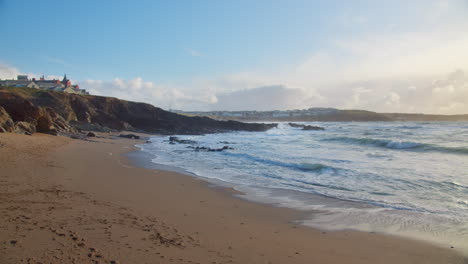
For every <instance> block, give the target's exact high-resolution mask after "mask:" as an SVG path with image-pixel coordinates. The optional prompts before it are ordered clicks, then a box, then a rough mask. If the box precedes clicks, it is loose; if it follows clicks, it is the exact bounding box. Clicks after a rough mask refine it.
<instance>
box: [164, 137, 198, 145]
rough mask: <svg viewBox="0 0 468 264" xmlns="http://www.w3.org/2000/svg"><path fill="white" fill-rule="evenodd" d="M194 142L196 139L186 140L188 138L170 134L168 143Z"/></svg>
mask: <svg viewBox="0 0 468 264" xmlns="http://www.w3.org/2000/svg"><path fill="white" fill-rule="evenodd" d="M175 143H179V144H196V143H197V142H196V141H193V140H188V139H179V138H178V137H174V136H170V137H169V144H175Z"/></svg>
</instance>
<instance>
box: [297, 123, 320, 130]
mask: <svg viewBox="0 0 468 264" xmlns="http://www.w3.org/2000/svg"><path fill="white" fill-rule="evenodd" d="M288 125H289V126H290V127H297V128H302V130H325V128H323V127H319V126H311V125H303V124H296V123H288Z"/></svg>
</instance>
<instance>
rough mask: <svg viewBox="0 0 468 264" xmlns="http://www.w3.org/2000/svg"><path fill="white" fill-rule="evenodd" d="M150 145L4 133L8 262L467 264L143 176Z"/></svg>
mask: <svg viewBox="0 0 468 264" xmlns="http://www.w3.org/2000/svg"><path fill="white" fill-rule="evenodd" d="M143 142H144V141H142V140H131V139H120V138H119V139H116V138H112V137H110V136H109V135H108V134H106V135H105V136H102V137H97V138H90V139H89V140H87V141H85V140H77V139H70V138H66V137H56V136H48V135H43V134H35V135H33V136H26V135H18V134H11V133H3V134H0V200H1V203H0V263H2V264H3V263H4V264H10V263H11V264H12V263H467V262H468V259H467V258H466V257H464V256H462V255H461V254H459V253H457V251H456V249H451V248H450V246H447V247H446V248H442V247H438V246H434V245H432V244H428V243H424V242H419V241H413V240H409V239H404V238H400V237H394V236H389V235H382V234H376V233H366V232H356V231H338V232H324V231H321V230H316V229H312V228H308V227H303V226H300V225H297V224H295V220H299V219H301V215H302V213H301V212H298V211H294V210H290V209H285V208H275V207H271V206H268V205H262V204H257V203H252V202H248V201H245V200H242V199H240V198H236V197H234V196H232V192H234V190H230V189H225V188H220V187H213V186H210V184H208V183H206V182H204V181H202V180H199V179H196V178H193V177H190V176H186V175H182V174H178V173H174V172H166V171H157V170H150V169H145V168H138V167H135V166H134V165H133V164H132V163H131V162H130V161H129V160H128V159H127V158H126V157H125V156H123V155H122V154H124V153H126V152H129V151H132V150H134V145H135V144H141V143H143Z"/></svg>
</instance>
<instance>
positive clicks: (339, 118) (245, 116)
mask: <svg viewBox="0 0 468 264" xmlns="http://www.w3.org/2000/svg"><path fill="white" fill-rule="evenodd" d="M172 112H174V113H178V114H182V115H189V116H206V117H210V118H213V119H217V120H236V121H251V122H252V121H262V122H290V121H295V122H313V121H317V122H348V121H349V122H353V121H354V122H367V121H385V122H391V121H422V122H429V121H468V114H459V115H435V114H423V113H377V112H372V111H367V110H340V109H336V108H323V107H315V108H309V109H302V110H273V111H206V112H204V111H181V110H173V111H172Z"/></svg>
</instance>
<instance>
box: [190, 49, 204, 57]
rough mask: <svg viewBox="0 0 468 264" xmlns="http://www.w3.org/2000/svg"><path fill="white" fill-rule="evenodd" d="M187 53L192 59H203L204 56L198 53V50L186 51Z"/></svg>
mask: <svg viewBox="0 0 468 264" xmlns="http://www.w3.org/2000/svg"><path fill="white" fill-rule="evenodd" d="M185 51H186V52H187V53H188V54H190V55H191V56H192V57H203V56H204V55H203V54H202V53H201V52H199V51H197V50H194V49H185Z"/></svg>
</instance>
